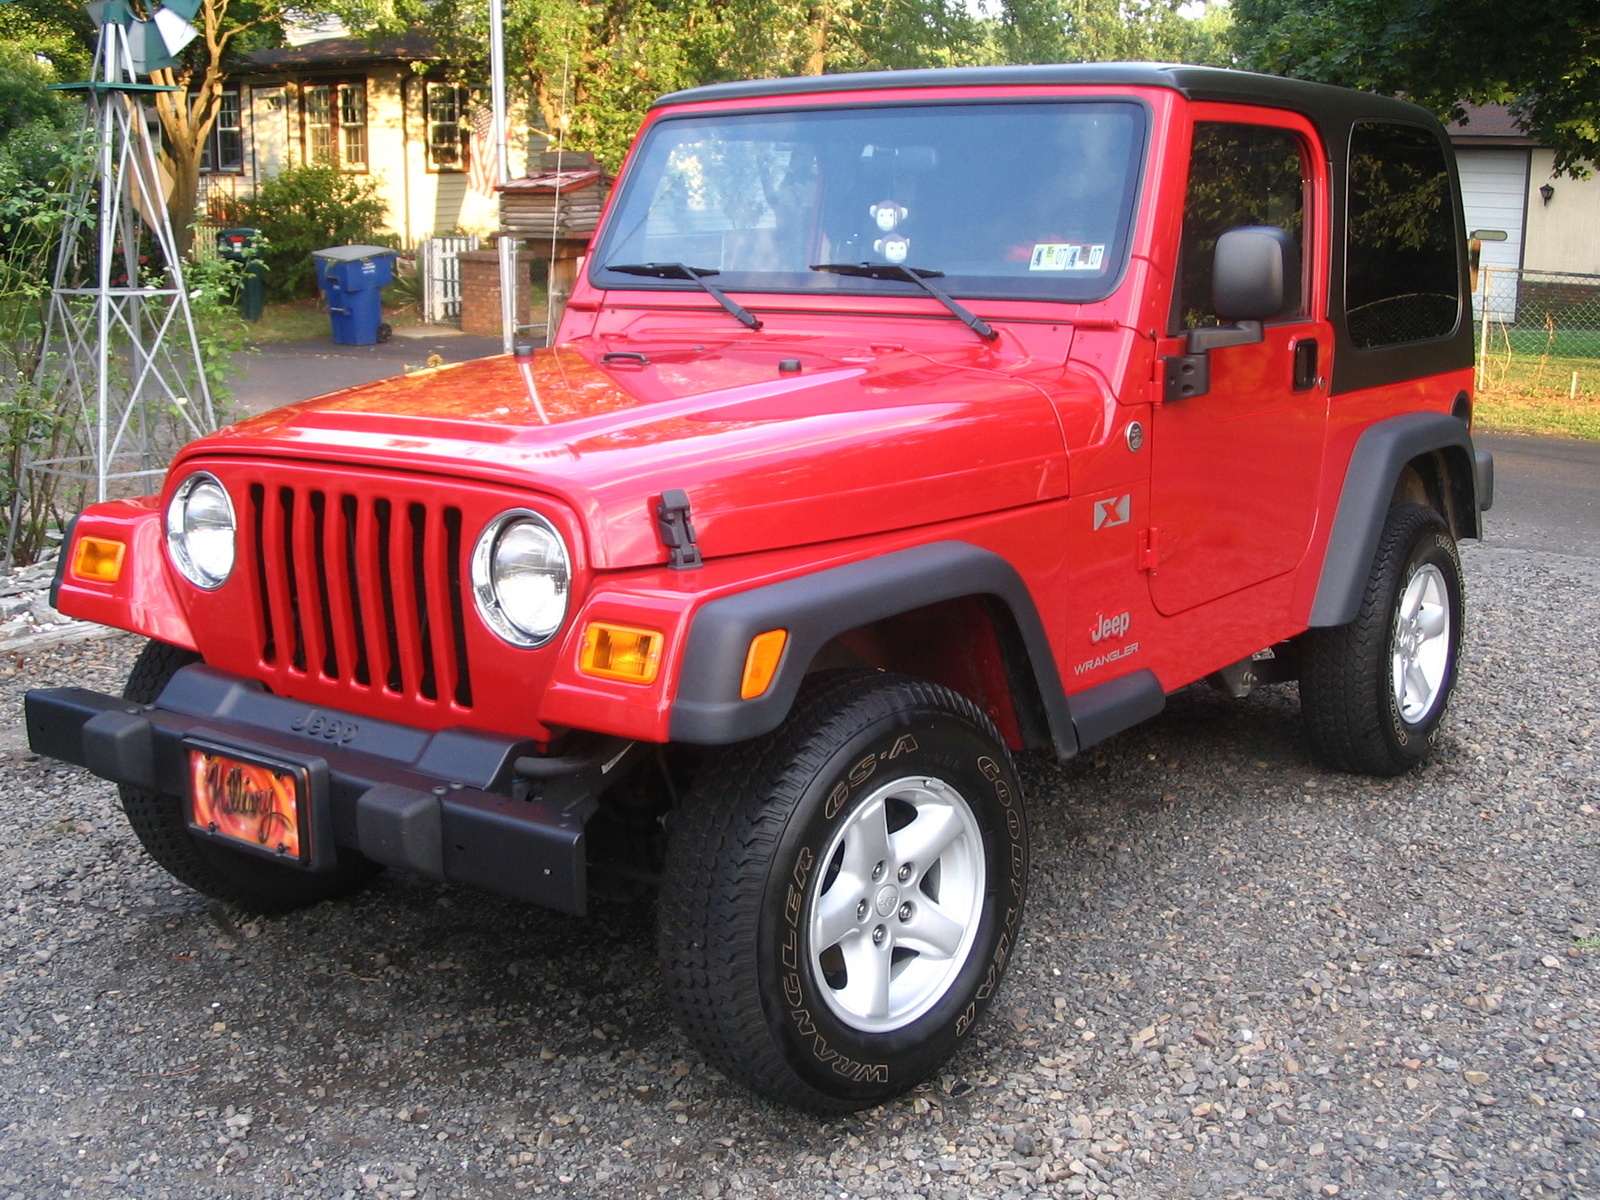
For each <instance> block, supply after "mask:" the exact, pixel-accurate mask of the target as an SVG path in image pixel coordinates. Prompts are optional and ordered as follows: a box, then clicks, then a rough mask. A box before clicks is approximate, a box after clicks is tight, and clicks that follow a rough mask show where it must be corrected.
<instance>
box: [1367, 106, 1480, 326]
mask: <svg viewBox="0 0 1600 1200" xmlns="http://www.w3.org/2000/svg"><path fill="white" fill-rule="evenodd" d="M1460 307H1461V304H1460V297H1459V296H1458V295H1457V274H1456V227H1455V211H1454V206H1453V204H1452V203H1451V194H1450V173H1449V171H1448V169H1447V168H1446V166H1445V160H1444V150H1443V149H1442V148H1441V147H1440V145H1439V142H1438V141H1437V140H1436V139H1435V138H1434V137H1433V136H1432V135H1431V134H1429V133H1428V132H1427V131H1426V130H1423V129H1418V128H1416V127H1414V126H1411V125H1389V124H1380V123H1376V122H1374V123H1369V124H1361V125H1357V126H1356V127H1355V129H1354V130H1353V131H1352V133H1351V137H1350V250H1349V256H1348V260H1347V262H1346V264H1345V311H1346V313H1347V314H1348V320H1349V328H1350V340H1351V341H1352V342H1354V343H1355V344H1356V345H1357V346H1366V347H1370V346H1389V345H1393V344H1395V343H1396V342H1415V341H1420V340H1422V339H1423V338H1433V337H1443V336H1444V335H1445V334H1447V333H1449V332H1450V331H1451V330H1453V329H1454V328H1455V327H1456V316H1457V312H1458V310H1459V309H1460Z"/></svg>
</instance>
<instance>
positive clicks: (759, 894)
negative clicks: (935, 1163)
mask: <svg viewBox="0 0 1600 1200" xmlns="http://www.w3.org/2000/svg"><path fill="white" fill-rule="evenodd" d="M1027 824H1028V823H1027V814H1026V811H1025V809H1024V807H1023V801H1022V790H1021V787H1020V786H1019V784H1018V782H1017V776H1016V771H1015V769H1014V767H1013V766H1012V763H1011V758H1010V755H1009V754H1008V753H1007V752H1006V748H1005V746H1004V744H1003V743H1002V742H1001V741H1000V738H999V736H998V734H997V733H996V732H995V729H994V726H993V725H992V724H991V723H990V722H989V720H988V719H987V718H986V717H985V716H984V715H983V714H982V713H981V712H979V711H978V709H977V708H975V707H974V706H973V705H972V704H970V703H969V702H968V701H967V700H965V699H963V698H962V697H961V696H959V695H957V694H956V693H954V692H952V691H950V690H949V689H947V688H943V687H939V686H936V685H933V684H929V683H923V682H919V681H917V680H913V679H907V678H903V677H899V676H894V675H884V674H878V673H874V672H846V673H829V674H825V675H818V676H815V677H813V679H812V680H810V681H808V683H807V685H806V686H805V687H803V688H802V689H801V692H800V696H799V697H798V699H797V700H796V702H795V706H794V709H793V711H792V712H791V714H790V716H789V718H788V719H787V720H786V721H785V723H784V724H783V725H782V726H780V727H779V728H778V729H777V730H775V731H774V732H772V733H770V734H767V735H766V736H764V737H761V738H756V739H753V740H752V741H750V742H748V743H745V744H743V745H740V746H736V747H730V748H729V749H728V750H727V751H726V752H724V753H723V754H722V755H721V756H720V757H719V758H718V759H717V760H716V761H715V762H714V763H712V764H709V765H708V766H707V767H706V768H705V769H704V770H703V771H702V774H701V778H700V780H699V781H698V782H697V784H696V786H695V788H694V790H693V792H692V793H691V794H690V795H689V796H688V797H687V798H686V799H685V802H684V804H683V806H682V808H681V809H679V810H678V811H676V812H675V813H674V814H673V818H672V828H671V840H670V843H669V850H668V858H667V864H666V871H665V876H664V879H663V884H662V891H661V899H660V950H661V958H662V962H663V966H664V969H665V974H666V982H667V987H668V991H669V993H670V994H671V997H672V1000H673V1003H674V1005H675V1007H676V1010H677V1015H678V1018H679V1020H680V1022H681V1024H682V1026H683V1029H684V1031H685V1033H687V1034H688V1036H689V1038H690V1039H691V1040H692V1041H693V1042H694V1043H695V1045H696V1046H697V1047H698V1048H699V1049H700V1051H701V1052H702V1053H703V1054H704V1055H705V1056H706V1058H707V1059H709V1060H710V1061H711V1062H712V1063H714V1064H715V1065H716V1066H717V1067H718V1068H720V1069H721V1070H723V1071H724V1072H726V1073H727V1074H728V1075H730V1076H731V1077H733V1078H735V1079H738V1080H741V1081H742V1082H744V1083H745V1084H747V1085H748V1086H750V1087H751V1088H753V1089H754V1090H755V1091H757V1092H760V1093H761V1094H763V1095H765V1096H767V1097H769V1098H771V1099H773V1100H777V1101H779V1102H781V1103H785V1104H789V1105H793V1106H794V1107H797V1108H802V1109H806V1110H809V1111H812V1112H817V1113H825V1114H826V1113H843V1112H850V1111H853V1110H855V1109H859V1108H863V1107H867V1106H869V1105H873V1104H877V1103H879V1102H881V1101H883V1100H885V1099H887V1098H889V1097H891V1096H894V1095H897V1094H898V1093H900V1092H903V1091H905V1090H906V1089H908V1088H910V1087H912V1086H913V1085H915V1084H916V1083H917V1082H919V1081H920V1080H922V1079H923V1078H925V1077H926V1076H928V1075H929V1074H930V1073H932V1072H933V1071H935V1070H936V1069H937V1068H938V1067H939V1066H940V1065H941V1064H942V1063H943V1062H945V1060H946V1059H948V1058H949V1057H950V1055H951V1054H952V1053H953V1052H954V1051H955V1050H956V1048H957V1046H958V1045H959V1044H960V1042H961V1040H962V1038H963V1037H964V1036H965V1035H966V1034H967V1033H968V1032H970V1030H971V1029H972V1028H973V1025H974V1024H975V1022H976V1021H977V1020H978V1018H979V1017H981V1016H982V1014H983V1012H984V1010H985V1009H986V1008H987V1006H988V1005H989V1003H990V1001H991V1000H992V999H993V996H994V993H995V989H996V986H997V985H998V983H999V982H1000V978H1001V976H1002V974H1003V973H1004V970H1005V966H1006V961H1007V959H1008V958H1009V956H1010V954H1011V951H1012V949H1013V947H1014V946H1015V944H1016V937H1017V930H1018V925H1019V922H1020V921H1021V917H1022V907H1023V900H1024V895H1025V891H1026V880H1027V870H1028V833H1027Z"/></svg>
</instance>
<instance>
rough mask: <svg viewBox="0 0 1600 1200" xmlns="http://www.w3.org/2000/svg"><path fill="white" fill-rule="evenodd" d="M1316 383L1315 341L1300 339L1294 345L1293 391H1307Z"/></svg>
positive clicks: (1314, 339) (1313, 339) (1312, 339)
mask: <svg viewBox="0 0 1600 1200" xmlns="http://www.w3.org/2000/svg"><path fill="white" fill-rule="evenodd" d="M1316 382H1317V339H1316V338H1301V339H1300V340H1299V341H1297V342H1296V343H1295V344H1294V390H1295V391H1297V392H1304V391H1308V390H1309V389H1311V388H1312V387H1314V386H1316Z"/></svg>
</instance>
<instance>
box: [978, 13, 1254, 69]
mask: <svg viewBox="0 0 1600 1200" xmlns="http://www.w3.org/2000/svg"><path fill="white" fill-rule="evenodd" d="M999 4H1000V13H999V18H998V29H997V31H996V32H997V40H998V47H999V51H1000V55H1001V60H1002V61H1005V62H1039V63H1045V62H1182V63H1201V64H1211V65H1214V66H1226V65H1229V62H1228V59H1229V51H1228V46H1227V42H1226V29H1227V23H1228V9H1227V6H1226V5H1223V4H1215V5H1211V4H1207V5H1203V6H1202V7H1203V12H1202V13H1201V14H1200V15H1197V16H1193V17H1191V16H1187V15H1185V14H1184V13H1183V12H1182V11H1180V10H1182V9H1185V8H1189V7H1191V5H1189V4H1187V3H1186V2H1185V0H999Z"/></svg>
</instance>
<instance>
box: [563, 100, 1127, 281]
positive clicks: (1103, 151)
mask: <svg viewBox="0 0 1600 1200" xmlns="http://www.w3.org/2000/svg"><path fill="white" fill-rule="evenodd" d="M1144 144H1145V110H1144V109H1143V107H1142V106H1139V105H1135V104H1129V103H1118V102H1109V103H1101V102H1093V103H1090V102H1066V103H1001V104H955V105H923V106H905V107H888V108H884V107H874V108H863V109H815V110H810V111H800V112H793V111H791V112H783V113H747V114H739V115H726V114H711V115H706V116H688V117H674V118H668V119H666V120H663V121H660V122H658V123H657V124H656V125H655V126H654V127H653V128H652V129H651V131H650V133H649V134H648V136H647V137H646V140H645V142H644V143H643V145H642V146H641V147H640V149H639V150H638V151H637V152H636V153H635V156H634V162H633V165H631V166H630V167H629V169H628V173H627V176H626V177H625V179H624V180H623V184H622V189H623V190H622V193H621V195H619V196H618V198H617V201H616V205H615V208H614V210H613V212H612V215H611V216H610V217H609V218H608V221H607V225H606V229H605V232H604V233H603V234H602V240H601V243H600V246H599V249H598V251H597V252H596V254H595V255H594V260H593V261H594V262H595V264H596V265H595V267H594V268H593V274H592V278H593V279H594V281H595V282H596V283H597V284H599V285H600V286H601V287H626V288H648V287H678V288H681V287H682V286H683V285H682V283H680V282H676V281H672V280H668V281H657V280H653V279H650V278H648V277H643V276H639V275H629V274H625V273H620V272H615V271H608V270H607V269H606V267H607V266H610V265H613V264H643V263H663V262H666V263H686V264H688V265H690V266H693V267H696V268H705V269H708V270H714V271H717V272H720V274H719V276H718V278H717V283H718V285H719V286H721V287H724V288H727V289H729V290H731V291H816V292H821V291H851V292H866V293H871V294H877V295H882V294H886V293H891V294H892V293H893V292H896V291H905V290H914V286H913V285H911V284H908V283H904V282H900V281H898V280H894V279H887V280H871V279H860V278H850V277H846V276H840V275H837V274H828V273H825V272H819V271H814V270H812V269H811V268H812V267H813V266H814V265H817V264H822V263H862V262H870V263H898V264H903V265H905V266H908V267H917V268H920V269H924V270H929V271H936V272H940V273H942V276H943V277H942V279H941V280H940V285H939V286H941V287H943V288H945V289H947V290H948V291H951V292H954V293H956V294H957V295H969V296H972V295H978V296H984V295H987V296H1015V297H1019V298H1026V297H1039V298H1043V299H1062V300H1085V299H1096V298H1099V297H1102V296H1104V295H1106V294H1107V293H1108V292H1109V291H1110V290H1111V287H1112V286H1113V285H1114V284H1115V282H1116V280H1117V278H1118V277H1119V276H1120V275H1121V271H1122V265H1123V262H1124V260H1125V259H1126V256H1127V242H1128V228H1129V224H1130V220H1131V215H1132V211H1133V199H1134V195H1135V191H1136V187H1137V181H1138V175H1139V167H1140V162H1141V160H1142V157H1143V151H1144Z"/></svg>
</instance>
